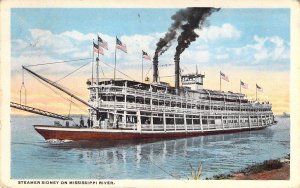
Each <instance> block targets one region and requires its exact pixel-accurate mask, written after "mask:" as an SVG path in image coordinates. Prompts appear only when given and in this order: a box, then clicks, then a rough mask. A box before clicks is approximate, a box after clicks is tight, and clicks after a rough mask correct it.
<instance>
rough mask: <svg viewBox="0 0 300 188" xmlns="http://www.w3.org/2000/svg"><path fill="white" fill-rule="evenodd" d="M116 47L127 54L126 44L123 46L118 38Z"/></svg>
mask: <svg viewBox="0 0 300 188" xmlns="http://www.w3.org/2000/svg"><path fill="white" fill-rule="evenodd" d="M116 40H117V41H116V47H117V48H118V49H120V50H122V51H123V52H125V53H127V47H126V45H125V44H123V43H122V42H121V41H120V40H119V39H118V37H116Z"/></svg>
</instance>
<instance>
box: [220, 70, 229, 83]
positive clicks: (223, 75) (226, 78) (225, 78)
mask: <svg viewBox="0 0 300 188" xmlns="http://www.w3.org/2000/svg"><path fill="white" fill-rule="evenodd" d="M220 76H221V78H222V79H223V80H226V81H227V82H229V78H228V76H227V75H225V74H224V73H223V72H221V71H220Z"/></svg>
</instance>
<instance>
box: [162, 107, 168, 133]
mask: <svg viewBox="0 0 300 188" xmlns="http://www.w3.org/2000/svg"><path fill="white" fill-rule="evenodd" d="M163 123H164V131H165V132H166V130H167V125H166V112H165V111H164V113H163Z"/></svg>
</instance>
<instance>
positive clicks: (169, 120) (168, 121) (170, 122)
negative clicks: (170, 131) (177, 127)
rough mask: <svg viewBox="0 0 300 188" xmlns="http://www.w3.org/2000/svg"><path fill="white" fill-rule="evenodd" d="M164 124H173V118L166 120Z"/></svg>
mask: <svg viewBox="0 0 300 188" xmlns="http://www.w3.org/2000/svg"><path fill="white" fill-rule="evenodd" d="M166 124H174V118H166Z"/></svg>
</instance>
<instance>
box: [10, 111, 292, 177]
mask: <svg viewBox="0 0 300 188" xmlns="http://www.w3.org/2000/svg"><path fill="white" fill-rule="evenodd" d="M277 120H278V124H277V125H274V126H272V127H268V128H266V129H264V130H258V131H251V132H250V131H247V132H240V133H233V134H220V135H209V136H199V137H193V138H183V139H176V140H155V141H153V140H151V141H146V142H135V143H133V142H131V143H130V142H125V141H123V142H120V141H119V142H107V143H103V142H101V143H99V142H87V141H85V142H66V143H48V142H45V140H44V139H43V137H41V136H40V135H39V134H38V133H37V132H35V130H34V129H33V126H32V125H33V124H53V119H51V118H45V117H22V116H12V117H11V128H12V131H11V134H12V140H11V178H12V179H24V178H25V179H187V178H188V177H190V173H191V166H192V167H193V168H194V169H196V168H198V166H199V164H200V163H201V164H202V169H203V170H202V171H203V176H202V178H207V177H208V178H210V177H212V176H213V175H217V174H224V173H225V174H226V173H230V172H231V171H237V170H240V169H242V168H245V167H246V166H248V165H250V164H253V163H256V162H262V161H264V160H267V159H275V158H280V157H283V156H285V155H286V154H288V153H290V119H289V118H277Z"/></svg>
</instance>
